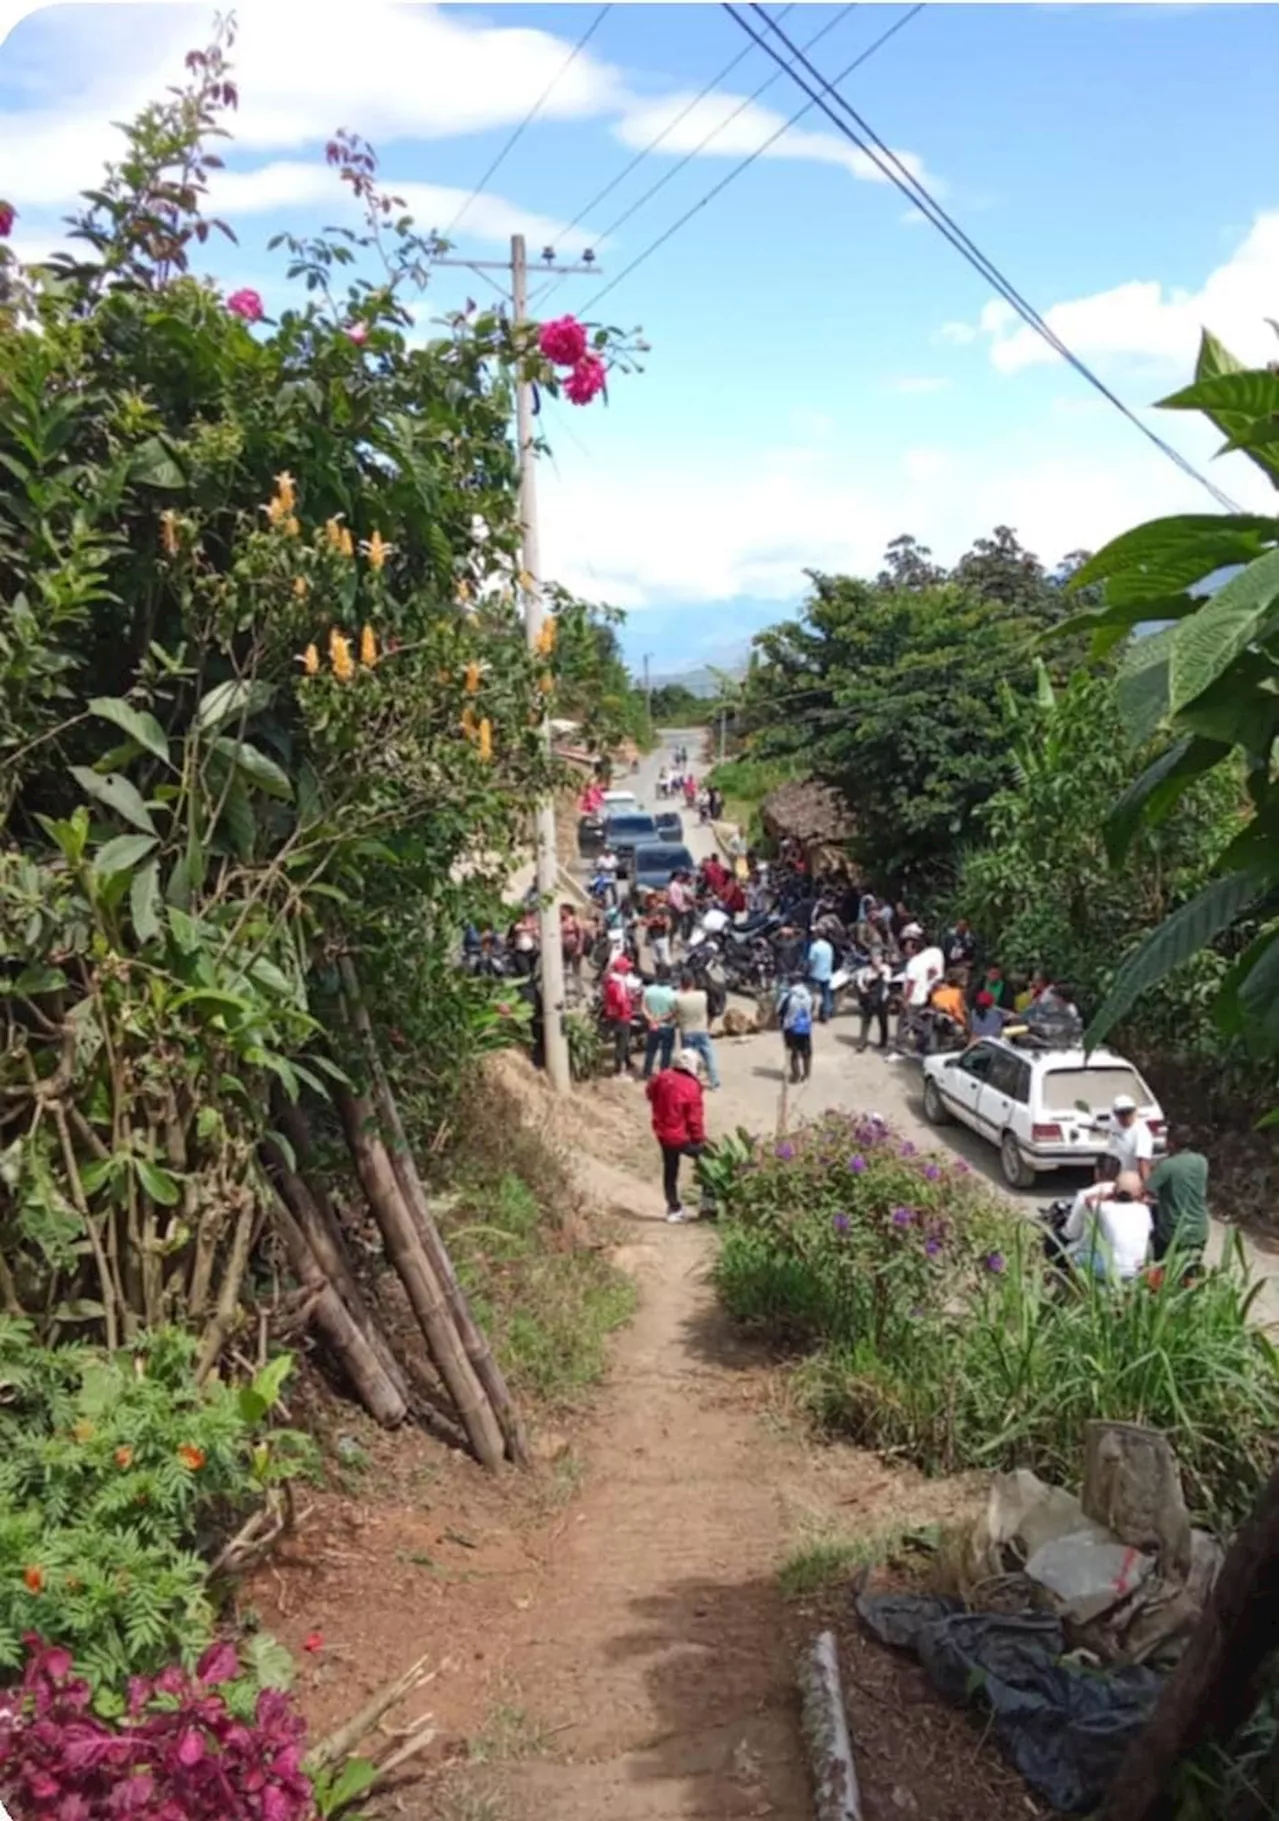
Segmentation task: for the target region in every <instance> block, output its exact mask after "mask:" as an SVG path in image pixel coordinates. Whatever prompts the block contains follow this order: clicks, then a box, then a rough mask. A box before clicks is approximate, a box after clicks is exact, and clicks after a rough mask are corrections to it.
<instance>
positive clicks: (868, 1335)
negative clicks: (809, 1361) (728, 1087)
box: [716, 1113, 1013, 1354]
mask: <svg viewBox="0 0 1280 1821" xmlns="http://www.w3.org/2000/svg"><path fill="white" fill-rule="evenodd" d="M718 1186H719V1188H720V1206H721V1211H722V1214H723V1215H724V1216H725V1219H726V1224H725V1228H724V1244H723V1246H722V1249H721V1252H720V1257H719V1260H718V1262H717V1265H716V1279H717V1283H718V1285H719V1288H720V1293H721V1296H722V1297H723V1298H724V1301H725V1303H726V1304H727V1306H728V1307H729V1309H730V1310H731V1311H732V1312H733V1313H734V1314H735V1315H738V1316H740V1317H742V1318H743V1319H744V1320H747V1321H751V1322H754V1323H757V1324H763V1325H765V1326H767V1327H768V1328H770V1329H771V1330H773V1331H774V1332H776V1333H778V1334H779V1335H780V1336H782V1337H785V1338H786V1339H787V1340H789V1341H792V1342H796V1343H800V1344H814V1343H817V1342H824V1341H835V1342H841V1341H844V1342H851V1341H854V1340H858V1339H865V1340H866V1341H868V1342H869V1343H870V1344H871V1345H872V1346H873V1347H874V1348H875V1349H876V1350H877V1351H882V1352H885V1353H886V1354H895V1353H896V1352H898V1351H899V1350H904V1351H906V1352H910V1351H912V1350H913V1349H914V1348H916V1347H917V1346H918V1345H919V1335H920V1324H921V1322H922V1320H923V1319H924V1318H925V1316H926V1315H927V1314H930V1313H934V1314H936V1313H939V1312H941V1311H942V1310H943V1309H945V1308H946V1307H948V1306H950V1305H951V1304H952V1303H953V1302H954V1300H955V1298H956V1297H957V1296H958V1295H961V1294H964V1293H965V1292H966V1291H967V1290H969V1289H971V1288H972V1287H973V1285H974V1284H975V1283H976V1281H977V1280H978V1279H979V1278H980V1277H981V1276H983V1275H984V1274H986V1273H987V1272H988V1270H989V1268H991V1267H996V1268H998V1267H999V1266H1000V1264H1001V1263H1002V1259H1003V1251H1002V1248H1003V1249H1006V1250H1007V1248H1008V1245H1009V1242H1010V1236H1011V1234H1012V1232H1013V1220H1012V1217H1011V1215H1010V1214H1009V1213H1008V1212H1007V1210H1003V1209H1000V1208H997V1207H995V1206H993V1205H992V1204H991V1203H990V1202H989V1201H987V1200H985V1199H984V1197H983V1196H982V1195H981V1194H980V1192H979V1190H978V1189H977V1187H976V1186H975V1184H974V1182H973V1180H972V1179H971V1178H970V1176H969V1172H968V1166H967V1165H966V1164H964V1163H963V1162H960V1161H958V1160H957V1161H955V1162H944V1161H942V1160H941V1159H938V1158H934V1157H928V1156H922V1155H920V1154H919V1153H918V1152H917V1150H916V1147H915V1146H914V1145H913V1144H912V1143H911V1142H910V1141H909V1140H902V1139H899V1138H898V1137H897V1136H896V1135H895V1134H894V1133H893V1132H892V1131H891V1130H890V1129H889V1127H888V1126H887V1125H886V1124H885V1122H884V1121H883V1120H882V1119H880V1118H879V1116H878V1115H876V1114H864V1115H847V1114H843V1113H828V1114H826V1115H825V1116H824V1117H823V1118H822V1119H821V1120H819V1121H818V1122H817V1123H815V1124H814V1125H811V1126H808V1127H806V1128H803V1129H802V1130H801V1131H799V1132H798V1133H796V1134H794V1135H793V1136H791V1137H788V1138H786V1139H783V1140H780V1141H779V1142H777V1143H775V1144H764V1143H761V1142H759V1141H757V1144H756V1148H755V1151H754V1153H753V1154H752V1155H751V1157H750V1158H749V1160H748V1161H747V1162H746V1163H745V1164H744V1165H743V1166H742V1167H741V1168H740V1169H739V1171H738V1173H737V1175H736V1176H735V1177H733V1178H731V1179H730V1181H729V1182H728V1183H727V1185H726V1184H724V1183H723V1182H722V1183H721V1184H720V1185H718Z"/></svg>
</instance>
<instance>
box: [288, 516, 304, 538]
mask: <svg viewBox="0 0 1280 1821" xmlns="http://www.w3.org/2000/svg"><path fill="white" fill-rule="evenodd" d="M301 532H302V526H301V525H300V524H299V523H298V521H297V519H296V518H294V516H293V514H292V513H290V514H289V516H288V518H287V519H286V520H285V521H284V534H285V536H286V537H298V536H300V535H301Z"/></svg>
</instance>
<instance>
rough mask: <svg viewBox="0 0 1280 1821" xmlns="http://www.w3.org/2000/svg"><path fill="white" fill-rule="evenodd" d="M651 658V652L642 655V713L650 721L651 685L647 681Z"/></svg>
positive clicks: (651, 706) (651, 711)
mask: <svg viewBox="0 0 1280 1821" xmlns="http://www.w3.org/2000/svg"><path fill="white" fill-rule="evenodd" d="M652 656H653V653H652V652H651V651H646V652H645V654H644V711H645V713H646V714H647V715H648V717H649V719H650V720H651V721H652V719H653V685H652V684H651V683H650V681H649V659H650V658H651V657H652Z"/></svg>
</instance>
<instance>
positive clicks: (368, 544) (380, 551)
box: [360, 531, 392, 569]
mask: <svg viewBox="0 0 1280 1821" xmlns="http://www.w3.org/2000/svg"><path fill="white" fill-rule="evenodd" d="M360 548H361V549H362V550H363V551H364V553H365V555H366V556H367V557H368V559H369V567H370V569H381V567H382V565H383V564H384V563H385V562H386V560H387V558H388V557H389V556H390V555H391V550H392V546H391V545H390V544H388V543H385V542H384V541H383V536H382V533H381V532H380V531H375V532H374V534H373V536H372V537H370V538H367V539H366V540H365V542H364V543H363V544H361V546H360Z"/></svg>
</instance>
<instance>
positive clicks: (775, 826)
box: [760, 779, 854, 847]
mask: <svg viewBox="0 0 1280 1821" xmlns="http://www.w3.org/2000/svg"><path fill="white" fill-rule="evenodd" d="M760 821H761V823H762V825H763V827H764V830H765V832H766V834H769V835H772V836H773V838H774V839H775V840H776V841H781V840H784V839H786V837H787V836H790V837H791V838H792V839H793V840H796V841H802V842H803V843H804V844H805V846H806V847H815V846H820V847H834V846H838V845H839V843H840V842H842V841H847V840H849V838H850V837H851V836H852V834H853V828H854V824H853V812H852V810H851V809H850V808H849V805H848V804H847V803H846V801H845V799H844V798H843V797H842V796H841V794H840V792H839V791H838V790H833V789H832V788H831V786H830V785H829V784H818V783H815V782H814V781H813V780H812V779H807V780H803V781H797V782H795V783H791V784H780V785H779V786H778V788H777V789H776V790H771V791H770V792H769V795H768V796H767V797H766V798H765V800H764V802H763V803H762V804H761V805H760Z"/></svg>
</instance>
